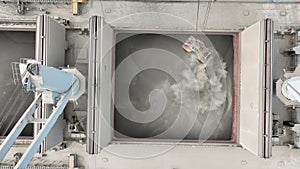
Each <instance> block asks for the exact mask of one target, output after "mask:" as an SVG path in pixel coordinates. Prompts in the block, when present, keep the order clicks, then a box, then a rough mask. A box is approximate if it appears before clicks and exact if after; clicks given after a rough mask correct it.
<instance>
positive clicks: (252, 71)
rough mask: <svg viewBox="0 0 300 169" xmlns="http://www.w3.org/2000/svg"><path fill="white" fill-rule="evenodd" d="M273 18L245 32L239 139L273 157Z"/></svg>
mask: <svg viewBox="0 0 300 169" xmlns="http://www.w3.org/2000/svg"><path fill="white" fill-rule="evenodd" d="M271 43H272V21H271V20H269V19H266V20H263V21H260V22H257V23H256V24H254V25H252V26H250V27H248V28H246V29H245V30H244V31H243V32H242V33H241V45H240V46H241V55H240V91H239V96H240V97H239V98H240V101H239V104H240V110H239V130H240V135H239V142H240V144H241V145H242V146H243V147H244V148H245V149H247V150H249V151H250V152H252V153H254V154H255V155H257V156H259V157H264V158H269V157H270V156H271V145H272V144H271V135H272V133H271V125H272V124H271V114H272V111H271V99H272V96H271V89H272V83H271V82H272V74H271V64H272V63H271V54H272V51H271V49H272V48H271V45H272V44H271Z"/></svg>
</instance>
